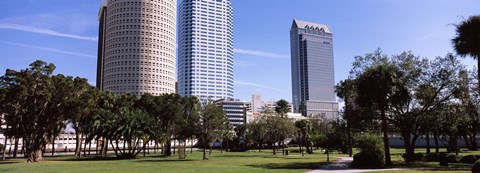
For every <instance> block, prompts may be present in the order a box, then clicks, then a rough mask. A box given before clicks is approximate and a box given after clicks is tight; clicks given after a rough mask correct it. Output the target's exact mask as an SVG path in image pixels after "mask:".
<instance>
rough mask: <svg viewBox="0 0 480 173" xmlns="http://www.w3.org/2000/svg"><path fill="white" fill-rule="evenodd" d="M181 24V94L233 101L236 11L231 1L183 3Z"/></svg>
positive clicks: (179, 44) (179, 53)
mask: <svg viewBox="0 0 480 173" xmlns="http://www.w3.org/2000/svg"><path fill="white" fill-rule="evenodd" d="M179 8H180V9H179V16H178V18H179V20H178V26H179V28H178V30H179V32H178V40H179V41H178V69H179V70H178V93H179V94H180V95H182V96H196V97H198V98H200V99H201V100H203V99H207V98H208V99H212V100H217V99H228V98H233V9H232V4H231V2H230V0H183V1H182V3H181V4H180V6H179Z"/></svg>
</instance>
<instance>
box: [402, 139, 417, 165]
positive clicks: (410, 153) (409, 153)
mask: <svg viewBox="0 0 480 173" xmlns="http://www.w3.org/2000/svg"><path fill="white" fill-rule="evenodd" d="M403 143H404V145H405V162H407V163H409V162H414V161H415V147H414V145H412V144H411V143H410V137H405V136H404V137H403Z"/></svg>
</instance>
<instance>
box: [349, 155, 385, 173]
mask: <svg viewBox="0 0 480 173" xmlns="http://www.w3.org/2000/svg"><path fill="white" fill-rule="evenodd" d="M351 167H352V168H360V169H375V168H384V167H385V162H384V160H383V153H380V152H360V153H358V154H355V155H354V156H353V162H352V165H351Z"/></svg>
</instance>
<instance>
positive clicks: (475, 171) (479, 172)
mask: <svg viewBox="0 0 480 173" xmlns="http://www.w3.org/2000/svg"><path fill="white" fill-rule="evenodd" d="M472 173H480V161H476V162H475V163H474V164H473V166H472Z"/></svg>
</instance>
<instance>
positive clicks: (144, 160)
mask: <svg viewBox="0 0 480 173" xmlns="http://www.w3.org/2000/svg"><path fill="white" fill-rule="evenodd" d="M191 161H195V160H191V159H185V160H158V159H143V160H135V162H158V163H163V162H164V163H168V162H191Z"/></svg>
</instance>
